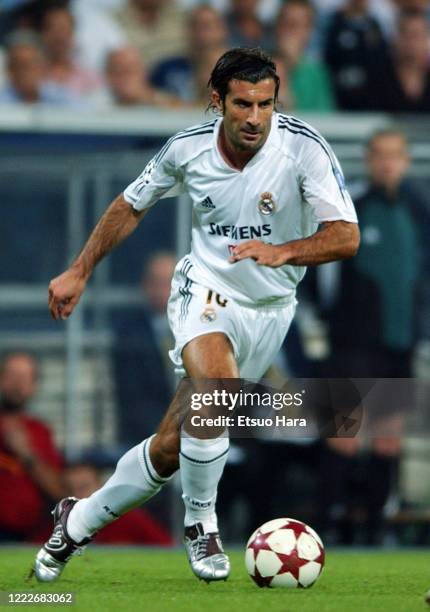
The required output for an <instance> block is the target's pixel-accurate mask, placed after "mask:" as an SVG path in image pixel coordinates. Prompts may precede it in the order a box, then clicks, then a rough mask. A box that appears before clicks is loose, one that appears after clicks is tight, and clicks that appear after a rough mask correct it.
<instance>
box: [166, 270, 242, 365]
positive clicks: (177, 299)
mask: <svg viewBox="0 0 430 612" xmlns="http://www.w3.org/2000/svg"><path fill="white" fill-rule="evenodd" d="M168 316H169V324H170V327H171V329H172V332H173V335H174V337H175V348H174V349H173V350H172V351H170V352H169V355H170V358H171V360H172V361H173V363H174V365H175V371H176V373H177V374H178V375H179V376H185V375H188V376H199V377H210V376H211V374H210V372H212V373H213V375H214V376H217V375H216V374H215V373H214V370H216V369H217V367H216V364H217V363H218V364H221V362H222V360H223V359H225V358H226V357H228V359H227V362H228V363H227V365H226V368H229V369H228V370H227V372H228V373H229V372H230V371H231V368H232V367H233V366H232V361H231V359H232V358H233V359H234V360H235V361H236V362H237V357H238V355H239V352H241V351H243V349H242V345H243V342H244V337H245V335H246V334H245V333H244V330H243V329H242V324H241V317H240V312H239V307H238V306H237V304H235V303H234V302H233V301H232V300H229V299H226V298H225V297H223V296H221V295H219V294H218V293H216V292H215V291H213V290H211V289H208V288H206V287H204V286H203V285H199V284H198V283H194V282H190V281H189V279H187V280H185V282H183V283H182V284H181V283H180V282H174V284H173V287H172V294H171V297H170V300H169V307H168ZM220 336H221V338H220ZM199 338H202V340H201V341H200V340H199ZM190 346H191V347H192V348H191V350H190V351H188V352H189V356H188V368H186V367H185V363H184V354H185V348H186V347H190ZM211 354H212V355H213V357H214V358H213V359H210V357H211ZM191 368H192V372H193V373H191ZM230 375H231V374H230ZM236 375H237V376H238V375H239V374H238V373H237V374H233V375H232V376H236Z"/></svg>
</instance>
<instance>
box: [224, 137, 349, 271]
mask: <svg viewBox="0 0 430 612" xmlns="http://www.w3.org/2000/svg"><path fill="white" fill-rule="evenodd" d="M303 134H304V138H303V141H302V146H301V148H300V150H299V151H298V153H297V159H296V171H297V179H298V182H299V186H300V191H301V196H302V200H303V205H304V206H309V207H310V208H311V209H312V213H313V217H314V220H315V221H316V222H317V223H318V225H319V228H320V229H319V230H318V231H317V232H316V233H315V234H312V235H311V236H307V237H305V238H299V239H297V240H291V241H289V242H285V243H284V244H279V245H268V244H265V243H263V242H259V241H258V240H251V241H249V242H245V243H243V244H239V245H238V246H237V247H236V248H235V249H234V250H233V252H232V254H231V258H230V262H231V263H234V262H235V261H239V260H240V259H244V258H246V257H251V258H253V259H254V260H255V261H256V262H257V263H258V264H260V265H263V266H271V267H274V268H276V267H279V266H282V265H285V264H289V265H293V266H312V265H317V264H322V263H327V262H329V261H336V260H338V259H347V258H348V257H353V256H354V255H355V254H356V253H357V250H358V247H359V244H360V231H359V229H358V223H357V215H356V213H355V210H354V205H353V203H352V200H351V197H350V195H349V193H348V191H347V189H346V186H345V179H344V176H343V173H342V169H341V167H340V164H339V161H338V159H337V158H336V156H335V154H334V153H333V151H332V149H331V147H330V145H329V144H328V143H327V142H326V141H325V140H324V139H323V138H322V137H321V136H320V135H318V134H317V133H316V132H313V131H312V130H311V129H308V128H306V130H305V131H304V132H303ZM310 134H312V138H306V136H307V135H310Z"/></svg>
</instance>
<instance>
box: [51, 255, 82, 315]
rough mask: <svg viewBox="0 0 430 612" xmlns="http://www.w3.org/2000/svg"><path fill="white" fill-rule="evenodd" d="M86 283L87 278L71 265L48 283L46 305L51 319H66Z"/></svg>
mask: <svg viewBox="0 0 430 612" xmlns="http://www.w3.org/2000/svg"><path fill="white" fill-rule="evenodd" d="M86 284H87V279H86V277H85V276H83V275H82V274H81V273H80V272H79V271H78V270H77V269H76V268H74V267H71V268H69V269H68V270H66V271H65V272H63V274H60V276H57V277H56V278H54V279H53V280H52V281H51V282H50V283H49V288H48V306H49V310H50V312H51V316H52V318H53V319H55V320H58V319H67V318H68V317H70V315H71V314H72V312H73V310H74V308H75V306H76V305H77V303H78V302H79V300H80V297H81V295H82V293H83V291H84V289H85V286H86Z"/></svg>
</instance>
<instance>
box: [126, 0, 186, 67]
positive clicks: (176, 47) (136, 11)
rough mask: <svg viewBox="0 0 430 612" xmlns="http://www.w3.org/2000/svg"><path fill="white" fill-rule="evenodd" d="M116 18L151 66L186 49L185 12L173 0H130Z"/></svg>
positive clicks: (128, 39) (147, 64) (144, 59)
mask: <svg viewBox="0 0 430 612" xmlns="http://www.w3.org/2000/svg"><path fill="white" fill-rule="evenodd" d="M116 19H117V23H118V24H119V26H121V28H122V30H123V33H124V36H125V37H126V38H127V42H128V44H129V45H131V46H133V47H135V48H136V49H137V50H138V52H139V54H140V57H141V59H142V61H143V62H145V65H146V66H147V67H148V69H149V70H152V68H153V66H154V65H155V63H156V62H159V61H161V60H163V59H165V58H167V57H172V56H173V55H178V54H180V53H183V52H184V51H185V49H186V37H185V15H184V13H183V12H182V11H181V10H180V9H179V8H178V6H177V5H176V4H175V2H174V1H173V0H128V2H127V4H126V6H125V7H124V8H123V9H122V10H121V11H118V13H117V15H116Z"/></svg>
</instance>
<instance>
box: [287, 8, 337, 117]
mask: <svg viewBox="0 0 430 612" xmlns="http://www.w3.org/2000/svg"><path fill="white" fill-rule="evenodd" d="M314 23H315V11H314V8H313V5H312V3H311V1H310V0H285V2H284V4H283V5H282V7H281V10H280V12H279V15H278V17H277V20H276V25H275V31H276V46H277V51H276V57H277V63H278V73H279V75H280V77H281V87H280V101H281V102H282V103H283V104H284V106H285V107H286V108H289V109H294V110H295V111H316V112H318V111H319V112H324V111H330V110H333V108H334V99H333V93H332V89H331V82H330V78H329V75H328V73H327V72H326V69H325V67H324V66H323V65H321V64H320V63H319V62H316V61H314V60H312V59H310V58H309V57H308V56H307V55H306V50H307V48H308V44H309V41H310V39H311V36H312V32H313V29H314Z"/></svg>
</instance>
